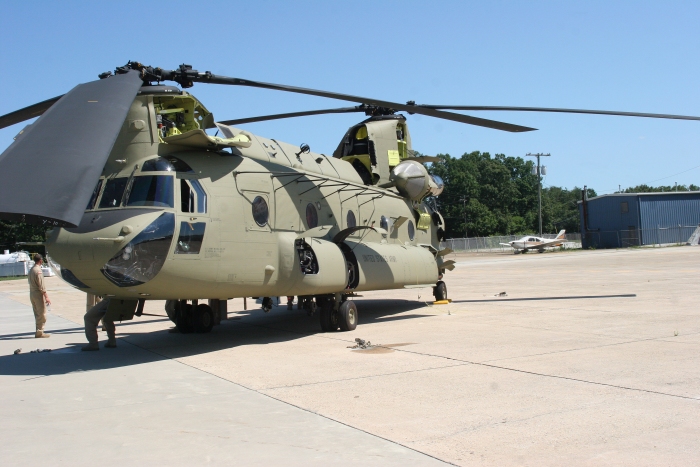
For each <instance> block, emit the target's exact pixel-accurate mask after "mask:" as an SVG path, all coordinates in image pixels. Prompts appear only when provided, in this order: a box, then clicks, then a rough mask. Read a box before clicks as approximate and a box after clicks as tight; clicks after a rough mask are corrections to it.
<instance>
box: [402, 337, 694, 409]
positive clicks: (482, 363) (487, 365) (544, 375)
mask: <svg viewBox="0 0 700 467" xmlns="http://www.w3.org/2000/svg"><path fill="white" fill-rule="evenodd" d="M394 350H395V351H397V352H407V353H412V354H417V355H424V356H429V357H435V358H444V359H446V360H451V361H456V362H464V363H470V364H472V365H479V366H483V367H486V368H493V369H497V370H505V371H513V372H516V373H522V374H526V375H531V376H541V377H544V378H553V379H561V380H565V381H573V382H577V383H585V384H591V385H596V386H605V387H609V388H615V389H622V390H626V391H637V392H644V393H647V394H656V395H660V396H667V397H675V398H679V399H687V400H692V401H700V397H690V396H682V395H680V394H671V393H668V392H662V391H654V390H652V389H642V388H633V387H630V386H622V385H618V384H611V383H601V382H600V381H591V380H587V379H581V378H572V377H570V376H562V375H551V374H547V373H539V372H536V371H529V370H521V369H519V368H510V367H507V366H501V365H493V364H490V363H484V362H474V361H470V360H462V359H459V358H454V357H446V356H444V355H436V354H428V353H423V352H416V351H414V350H404V349H394Z"/></svg>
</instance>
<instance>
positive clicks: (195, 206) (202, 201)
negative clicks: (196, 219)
mask: <svg viewBox="0 0 700 467" xmlns="http://www.w3.org/2000/svg"><path fill="white" fill-rule="evenodd" d="M180 210H181V211H182V212H198V213H206V212H207V194H206V192H205V191H204V188H202V185H201V184H200V183H199V180H185V179H181V180H180Z"/></svg>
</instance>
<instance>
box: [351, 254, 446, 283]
mask: <svg viewBox="0 0 700 467" xmlns="http://www.w3.org/2000/svg"><path fill="white" fill-rule="evenodd" d="M346 245H347V246H348V247H349V249H350V250H351V252H352V255H353V256H354V260H355V261H356V266H357V271H358V275H357V276H358V277H357V285H355V286H354V287H352V289H353V290H357V291H362V290H381V289H399V288H403V287H405V286H411V285H432V284H435V282H436V281H437V280H438V270H437V264H436V262H435V257H434V256H433V254H432V253H431V252H430V250H428V249H427V248H424V247H421V246H412V245H399V244H386V243H371V242H368V243H351V242H346ZM347 256H350V255H348V254H347V253H346V257H347ZM347 259H348V261H352V260H353V258H352V256H350V257H349V258H347Z"/></svg>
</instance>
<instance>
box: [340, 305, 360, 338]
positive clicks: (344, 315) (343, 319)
mask: <svg viewBox="0 0 700 467" xmlns="http://www.w3.org/2000/svg"><path fill="white" fill-rule="evenodd" d="M357 319H358V316H357V305H355V302H353V301H350V300H347V301H345V302H343V303H341V304H340V308H338V320H339V321H340V323H339V324H340V330H341V331H354V330H355V328H356V327H357Z"/></svg>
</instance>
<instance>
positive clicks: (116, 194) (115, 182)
mask: <svg viewBox="0 0 700 467" xmlns="http://www.w3.org/2000/svg"><path fill="white" fill-rule="evenodd" d="M128 180H129V178H128V177H119V178H112V179H110V180H107V183H105V190H104V193H102V199H100V205H99V208H100V209H103V208H115V207H118V206H119V205H120V204H121V202H122V196H124V190H125V189H126V182H127V181H128Z"/></svg>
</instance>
